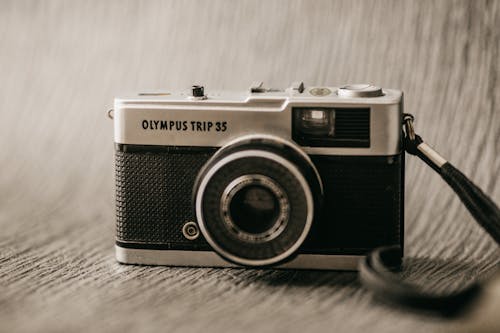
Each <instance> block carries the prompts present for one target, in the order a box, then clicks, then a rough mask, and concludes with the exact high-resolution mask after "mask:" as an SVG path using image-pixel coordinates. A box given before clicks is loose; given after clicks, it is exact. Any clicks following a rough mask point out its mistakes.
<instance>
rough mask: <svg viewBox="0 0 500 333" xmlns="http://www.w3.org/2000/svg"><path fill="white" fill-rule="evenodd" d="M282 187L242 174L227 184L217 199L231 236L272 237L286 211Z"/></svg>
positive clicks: (256, 239)
mask: <svg viewBox="0 0 500 333" xmlns="http://www.w3.org/2000/svg"><path fill="white" fill-rule="evenodd" d="M288 210H289V203H288V198H287V195H286V193H285V192H284V190H283V189H282V188H281V186H280V185H278V183H276V182H275V181H274V180H272V179H271V178H269V177H267V176H264V175H260V174H253V175H243V176H241V177H238V178H236V179H235V180H233V181H232V182H231V183H229V185H227V187H226V189H225V190H224V192H223V194H222V198H221V213H222V219H223V220H224V223H225V224H226V226H227V228H228V229H229V230H230V231H231V232H232V233H234V234H235V236H236V237H237V238H239V239H241V240H242V241H246V242H252V243H253V242H263V241H269V240H271V239H273V238H276V237H277V236H278V235H279V234H280V233H281V232H282V231H283V229H284V227H285V226H286V223H287V222H288V214H289V211H288Z"/></svg>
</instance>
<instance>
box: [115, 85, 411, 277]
mask: <svg viewBox="0 0 500 333" xmlns="http://www.w3.org/2000/svg"><path fill="white" fill-rule="evenodd" d="M402 111H403V94H402V92H401V91H399V90H392V89H383V90H382V89H380V88H378V87H374V86H370V85H345V86H341V87H304V85H303V84H302V83H294V84H292V86H291V87H290V88H287V89H284V90H277V89H266V88H264V87H263V86H262V84H260V83H259V84H253V85H252V87H251V89H250V91H241V92H209V93H207V94H205V91H204V89H203V87H201V86H193V88H192V90H191V91H186V92H180V93H171V92H158V93H140V94H134V95H129V96H124V97H120V98H116V99H115V104H114V114H113V118H114V141H115V172H116V216H117V221H116V226H117V227H116V230H117V235H116V257H117V260H118V261H119V262H122V263H127V264H148V265H174V266H211V267H227V266H235V265H236V266H246V267H268V266H273V267H282V268H302V269H346V270H353V269H356V267H357V263H358V260H359V259H360V258H361V257H362V256H364V255H365V254H366V253H367V252H369V251H371V250H372V249H374V248H375V247H379V246H383V245H399V246H401V248H403V232H404V223H403V220H404V213H403V205H404V198H403V196H404V154H403V150H402V129H401V123H402Z"/></svg>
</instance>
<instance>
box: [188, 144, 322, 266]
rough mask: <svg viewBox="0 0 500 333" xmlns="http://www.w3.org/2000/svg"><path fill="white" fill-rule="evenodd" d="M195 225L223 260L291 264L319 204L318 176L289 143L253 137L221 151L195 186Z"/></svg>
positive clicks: (312, 166) (203, 170) (319, 181)
mask: <svg viewBox="0 0 500 333" xmlns="http://www.w3.org/2000/svg"><path fill="white" fill-rule="evenodd" d="M193 194H194V204H195V211H196V217H197V220H198V225H199V227H200V231H201V232H202V234H203V236H204V237H205V239H206V240H207V242H208V243H209V244H210V246H211V247H212V248H213V249H214V250H215V251H216V252H217V253H218V254H219V255H221V256H222V257H223V258H225V259H226V260H228V261H231V262H233V263H236V264H240V265H246V266H268V265H275V264H277V263H281V262H283V261H286V260H288V259H291V258H292V257H293V255H294V254H295V253H296V251H297V250H298V248H299V247H300V245H302V243H303V242H304V240H305V238H306V237H307V235H308V233H309V230H310V228H311V224H312V220H313V215H314V210H315V209H316V208H318V205H317V204H318V203H319V202H320V201H321V196H322V188H321V180H320V179H319V175H318V173H317V171H316V169H315V168H314V165H313V164H312V162H311V161H310V159H309V157H308V156H307V155H306V154H305V153H303V152H302V151H301V150H300V149H299V148H298V147H296V146H294V145H293V144H292V143H289V142H287V141H284V140H282V139H277V138H274V137H264V138H263V137H251V138H243V139H241V140H239V141H236V142H233V143H230V144H228V145H227V146H225V147H223V148H221V149H220V150H219V151H218V152H217V153H216V154H215V155H214V156H213V157H212V158H211V159H210V160H209V161H208V162H207V163H206V164H205V166H204V167H203V168H202V169H201V171H200V173H199V175H198V178H197V181H196V183H195V187H194V191H193Z"/></svg>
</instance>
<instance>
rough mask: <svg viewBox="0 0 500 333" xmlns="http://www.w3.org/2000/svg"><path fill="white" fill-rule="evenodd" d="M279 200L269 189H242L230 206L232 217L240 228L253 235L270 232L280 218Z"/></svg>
mask: <svg viewBox="0 0 500 333" xmlns="http://www.w3.org/2000/svg"><path fill="white" fill-rule="evenodd" d="M278 213H279V210H278V200H277V199H276V197H275V196H274V195H273V194H272V193H271V192H270V191H269V190H267V189H265V188H262V187H259V186H248V187H246V188H243V189H241V190H240V191H239V192H238V193H236V195H235V196H234V198H233V201H232V202H231V205H230V215H231V218H232V220H233V221H234V223H235V224H236V226H237V227H238V228H240V229H241V230H243V231H244V232H248V233H251V234H260V233H263V232H264V231H267V230H269V229H270V228H271V227H272V226H273V224H274V222H275V221H276V218H277V217H278Z"/></svg>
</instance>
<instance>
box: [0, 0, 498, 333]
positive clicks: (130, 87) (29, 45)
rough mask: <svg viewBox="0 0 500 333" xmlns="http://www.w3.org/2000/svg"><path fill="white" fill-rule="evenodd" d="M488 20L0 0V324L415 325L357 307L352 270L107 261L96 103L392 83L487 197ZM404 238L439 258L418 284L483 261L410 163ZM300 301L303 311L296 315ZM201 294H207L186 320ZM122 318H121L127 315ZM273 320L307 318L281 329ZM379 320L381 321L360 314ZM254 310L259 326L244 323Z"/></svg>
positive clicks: (463, 223)
mask: <svg viewBox="0 0 500 333" xmlns="http://www.w3.org/2000/svg"><path fill="white" fill-rule="evenodd" d="M499 27H500V2H498V1H486V0H485V1H483V0H479V1H472V0H470V1H428V0H424V1H388V0H387V1H385V0H383V1H381V0H378V1H275V0H272V1H260V2H257V1H229V0H226V1H220V0H216V1H192V0H189V1H116V0H115V1H113V0H112V1H98V0H89V1H79V0H75V1H63V0H50V1H49V0H43V1H34V0H33V1H26V0H20V1H14V0H10V1H9V0H0V148H1V150H0V167H1V173H0V319H1V322H2V325H4V328H5V329H6V330H7V329H16V330H17V329H19V330H30V329H33V328H34V327H41V328H45V330H68V329H69V330H85V329H90V328H93V329H99V328H100V329H102V328H103V326H102V325H103V323H106V324H105V325H107V326H106V327H107V328H108V329H111V330H114V329H116V330H118V329H131V328H145V327H152V328H153V327H156V326H154V324H152V323H154V322H159V323H161V324H162V325H164V326H162V327H164V328H165V327H166V328H168V327H170V328H179V327H180V328H185V329H201V328H207V329H209V328H211V329H221V328H227V327H228V326H224V325H225V324H223V323H218V324H217V323H215V322H213V321H210V320H209V319H210V318H215V317H219V316H222V315H223V314H224V316H228V317H229V318H228V319H227V321H226V324H227V325H232V326H229V327H233V328H239V329H257V328H259V329H264V328H265V327H267V328H272V327H275V328H276V327H281V328H284V329H287V328H288V329H297V330H299V329H304V328H307V327H309V328H316V329H320V328H321V327H323V326H322V325H326V327H330V328H331V327H337V328H338V329H340V330H342V328H344V329H348V330H354V331H355V330H363V329H366V328H367V327H370V328H373V329H375V328H381V329H383V330H385V331H390V330H394V331H396V330H399V331H400V330H401V329H409V328H412V327H416V326H414V325H417V323H418V322H419V321H421V318H418V317H413V316H412V315H410V314H406V313H403V314H398V315H397V316H394V313H392V312H390V310H387V311H389V312H384V311H386V310H384V308H382V307H380V306H379V307H377V306H376V305H374V304H372V303H371V301H370V298H369V296H368V295H367V294H366V293H364V292H363V291H362V289H361V288H360V287H359V285H357V282H356V281H355V280H356V279H355V275H353V274H350V275H349V274H348V273H329V274H330V275H313V278H311V276H303V275H300V274H301V273H297V274H299V275H298V277H297V276H296V275H294V274H295V273H283V272H281V273H279V272H278V273H277V272H263V271H254V272H246V273H245V272H244V271H238V270H224V271H218V270H186V269H170V270H169V269H166V268H145V267H142V268H137V267H134V266H120V265H118V264H116V263H115V262H114V259H113V255H114V254H113V243H114V202H113V200H114V199H113V127H112V122H111V121H110V120H109V119H107V117H106V111H107V110H108V109H110V108H111V107H112V104H113V98H114V96H116V95H118V94H120V93H122V92H130V91H132V92H134V91H144V90H148V89H168V90H182V89H186V88H188V87H189V86H190V85H192V84H203V85H205V87H206V89H207V90H208V89H227V90H242V89H247V88H248V87H249V85H250V83H251V82H253V81H256V80H260V81H264V82H265V83H266V85H267V86H271V87H287V86H288V85H289V84H290V83H291V82H292V81H304V82H305V83H306V85H307V84H309V85H340V84H343V83H358V82H362V83H364V82H366V83H373V84H375V85H379V86H382V87H386V88H398V89H402V90H404V92H405V111H406V112H410V113H413V114H414V115H415V116H416V124H415V126H416V128H417V131H418V132H420V134H421V135H422V137H423V138H424V139H425V140H426V141H427V142H428V143H429V144H431V145H433V146H434V147H435V148H436V149H437V150H438V151H439V152H441V153H442V155H443V156H445V157H448V158H449V160H450V161H452V162H453V163H454V164H455V165H456V166H457V167H458V168H459V169H461V170H462V171H463V172H464V173H466V174H467V175H468V176H469V177H471V178H472V179H473V180H474V181H475V182H476V183H477V184H478V185H479V186H480V187H482V188H483V189H484V190H485V191H486V192H487V193H488V194H489V195H491V196H492V197H493V199H494V200H495V201H496V202H499V199H500V186H498V179H499V175H500V158H499V157H498V155H499V153H500V112H499V107H500V46H499V45H500V29H499ZM406 244H407V248H406V252H407V254H408V256H409V257H414V258H434V259H436V260H442V261H443V262H442V263H441V264H442V265H445V268H444V269H438V268H436V267H434V266H433V265H432V264H429V263H427V264H426V263H425V262H422V263H420V264H419V262H417V263H416V266H414V267H416V268H414V271H412V270H411V269H410V270H409V272H408V275H409V276H416V277H415V279H416V280H420V281H425V280H426V279H431V278H436V277H437V278H438V280H439V278H441V280H440V282H437V283H438V284H439V283H441V284H442V285H448V286H452V287H453V286H460V285H461V284H462V283H463V281H467V280H470V279H471V278H473V277H475V276H476V275H478V274H482V273H487V272H489V271H490V270H491V269H492V267H494V266H495V265H496V264H498V262H499V260H498V258H499V254H500V252H499V250H498V248H497V246H496V245H495V244H494V243H493V241H492V240H490V239H489V238H488V237H487V236H486V235H485V234H484V232H483V231H482V230H480V229H479V228H478V227H476V226H475V225H474V223H473V220H472V218H471V217H470V216H469V215H468V213H467V211H466V210H465V208H463V207H462V206H461V204H460V202H459V200H458V199H457V198H455V197H454V195H453V193H452V191H451V190H449V189H448V188H447V187H446V186H445V185H444V183H443V182H442V181H441V180H440V178H439V177H438V176H437V175H435V174H434V173H433V172H432V171H431V170H430V169H429V168H427V167H426V166H425V165H424V164H423V163H421V162H420V161H418V160H417V159H416V158H412V157H410V158H408V163H407V180H406ZM446 260H449V261H450V262H452V263H453V264H449V265H448V266H446ZM433 263H435V261H434V262H433ZM457 263H460V265H458V264H457ZM426 265H427V266H426ZM220 272H225V273H220ZM418 272H420V273H422V272H426V273H422V274H416V273H418ZM220 274H223V275H224V278H221V275H220ZM259 274H260V275H266V274H267V275H273V274H277V275H278V278H276V279H278V280H284V281H286V280H287V279H298V280H301V279H305V280H307V281H309V280H311V281H310V283H311V285H310V288H313V287H314V286H316V287H317V288H320V290H321V292H318V295H316V296H315V293H312V294H311V293H310V292H308V291H307V288H308V287H306V289H304V288H299V287H297V288H296V289H297V290H294V289H293V288H292V290H291V291H286V292H284V291H283V288H285V287H283V286H281V287H279V288H273V286H272V285H271V287H270V286H269V285H268V284H266V285H259V284H258V283H257V287H256V288H257V290H253V289H252V288H251V287H248V285H249V284H250V285H251V284H252V281H254V280H253V279H255V278H256V277H257V278H258V277H259ZM315 274H317V273H315ZM412 274H413V275H412ZM267 275H266V276H267ZM228 276H232V278H233V279H235V280H236V281H239V282H238V283H236V282H234V281H233V280H231V279H229V278H228ZM273 276H274V275H273ZM449 276H456V278H455V279H449ZM221 279H222V281H221ZM228 279H229V280H228ZM274 279H275V277H273V281H274ZM195 281H196V282H195ZM214 281H218V282H217V283H216V282H214ZM314 281H320V282H314ZM332 281H334V282H332ZM335 281H336V282H335ZM214 283H215V284H216V286H214ZM305 285H306V286H307V285H308V284H307V283H305ZM188 286H191V287H193V286H195V287H196V288H194V290H195V291H193V290H192V289H191V288H188ZM209 286H210V287H209ZM186 288H188V290H186ZM213 288H215V290H219V289H220V290H219V291H220V294H217V293H216V295H214V294H212V292H213V290H214V289H213ZM221 288H222V289H221ZM227 288H229V289H228V290H231V292H230V293H229V294H228V293H226V292H225V291H224V290H226V289H227ZM270 288H271V289H270ZM321 288H323V289H321ZM134 290H135V291H134ZM182 290H184V292H182ZM316 291H317V290H316ZM193 293H194V295H195V296H192V295H193ZM158 294H161V295H163V296H158ZM264 295H271V298H272V299H267V298H264ZM327 296H328V297H327ZM193 297H194V298H193ZM243 298H246V299H247V302H249V304H250V305H253V306H254V307H255V309H254V310H253V311H254V312H253V313H252V315H251V316H250V317H248V316H249V314H248V313H247V314H245V310H244V308H239V307H238V306H237V305H236V304H239V300H240V299H243ZM303 298H306V299H308V300H309V301H308V303H307V302H306V304H301V305H296V304H297V303H300V300H301V299H303ZM351 298H352V299H351ZM173 299H175V300H176V302H178V303H175V304H179V305H178V310H176V311H170V315H166V314H165V313H164V312H163V311H160V312H155V309H157V308H161V309H163V310H166V309H170V310H171V309H172V307H173V306H174V305H172V303H171V301H172V300H173ZM209 300H211V301H213V302H215V300H218V301H219V302H217V303H214V304H213V310H212V312H211V313H210V312H209V313H203V311H201V310H200V308H202V307H203V305H204V304H205V303H206V302H208V301H209ZM223 300H224V302H225V304H226V305H223V304H222V303H224V302H222V301H223ZM334 300H335V301H334ZM127 302H128V303H127ZM115 303H118V304H120V305H119V306H118V307H116V308H115V307H114V304H115ZM168 304H170V305H168ZM229 305H231V307H229ZM175 306H176V307H177V305H175ZM271 308H274V309H275V310H274V311H275V312H274V313H273V314H272V315H270V314H268V311H269V309H271ZM315 308H316V309H315ZM21 309H22V311H21ZM179 309H182V310H179ZM292 309H294V310H292ZM318 309H322V310H321V311H319V312H318ZM370 311H371V312H370ZM132 312H139V315H137V316H136V317H135V318H134V319H132V318H130V317H128V316H127V314H130V313H132ZM192 312H196V313H198V314H196V315H193V313H192ZM290 313H300V314H301V315H302V316H304V317H307V318H309V319H308V320H307V321H306V322H304V321H303V320H302V319H303V318H304V317H300V318H301V320H300V321H298V320H299V319H296V320H295V321H294V320H292V319H291V318H290V317H289V314H290ZM346 313H350V314H351V315H352V317H350V318H356V319H353V321H352V322H351V321H349V320H347V318H346V317H345V314H346ZM187 314H189V315H192V316H193V320H191V321H190V322H187V321H185V318H186V317H185V316H186V315H187ZM381 315H384V316H385V320H384V321H379V320H377V319H376V318H377V317H380V316H381ZM200 316H201V317H200ZM259 316H263V317H264V318H267V319H266V320H268V321H267V324H266V321H265V320H262V322H260V321H256V320H257V319H256V320H254V318H258V317H259ZM25 318H31V320H29V321H26V320H25ZM54 318H57V320H53V319H54ZM314 318H315V319H314ZM197 319H198V320H197ZM203 320H209V321H210V323H208V324H207V322H206V321H205V322H204V321H203ZM203 323H204V324H203ZM395 323H397V324H395ZM146 324H147V325H150V326H143V325H146ZM447 324H448V323H445V324H443V323H439V322H431V323H428V324H426V325H429V327H428V328H429V329H431V330H432V329H437V328H440V329H441V328H443V327H444V326H443V325H445V326H446V325H447ZM273 325H274V326H273ZM332 325H334V326H332ZM335 325H336V326H335ZM0 330H1V329H0Z"/></svg>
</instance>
